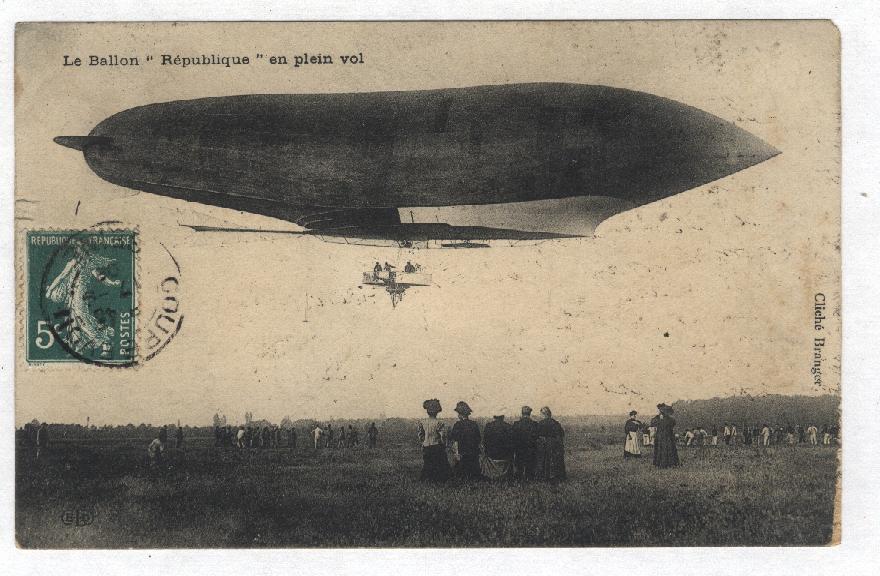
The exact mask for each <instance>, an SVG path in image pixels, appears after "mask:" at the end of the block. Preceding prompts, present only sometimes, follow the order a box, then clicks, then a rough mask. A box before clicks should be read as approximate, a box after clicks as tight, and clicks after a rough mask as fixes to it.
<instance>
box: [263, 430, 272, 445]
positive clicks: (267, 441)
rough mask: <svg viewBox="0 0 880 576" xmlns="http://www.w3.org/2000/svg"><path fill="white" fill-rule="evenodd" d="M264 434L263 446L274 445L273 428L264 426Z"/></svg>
mask: <svg viewBox="0 0 880 576" xmlns="http://www.w3.org/2000/svg"><path fill="white" fill-rule="evenodd" d="M262 435H263V448H271V447H272V430H270V429H269V427H268V426H265V427H263V431H262Z"/></svg>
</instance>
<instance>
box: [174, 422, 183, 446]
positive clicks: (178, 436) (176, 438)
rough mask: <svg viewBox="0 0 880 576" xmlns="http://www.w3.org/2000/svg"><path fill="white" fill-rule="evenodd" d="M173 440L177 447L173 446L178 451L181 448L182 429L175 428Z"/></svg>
mask: <svg viewBox="0 0 880 576" xmlns="http://www.w3.org/2000/svg"><path fill="white" fill-rule="evenodd" d="M175 440H176V441H177V445H176V446H175V447H176V448H177V449H178V450H180V449H181V448H183V428H181V427H180V426H178V427H177V434H176V435H175Z"/></svg>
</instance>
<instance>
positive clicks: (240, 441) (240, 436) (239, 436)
mask: <svg viewBox="0 0 880 576" xmlns="http://www.w3.org/2000/svg"><path fill="white" fill-rule="evenodd" d="M245 436H246V433H245V431H244V426H242V427H241V428H239V429H238V432H237V433H236V434H235V445H236V446H238V447H239V448H244V445H245Z"/></svg>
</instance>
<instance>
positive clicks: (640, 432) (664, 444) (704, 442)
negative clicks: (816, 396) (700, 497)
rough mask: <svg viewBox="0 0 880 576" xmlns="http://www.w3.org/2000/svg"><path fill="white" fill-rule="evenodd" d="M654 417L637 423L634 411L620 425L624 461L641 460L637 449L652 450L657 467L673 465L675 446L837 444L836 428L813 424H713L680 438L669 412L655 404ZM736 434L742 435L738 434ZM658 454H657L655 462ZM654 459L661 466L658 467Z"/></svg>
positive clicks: (694, 429)
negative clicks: (739, 425) (622, 433)
mask: <svg viewBox="0 0 880 576" xmlns="http://www.w3.org/2000/svg"><path fill="white" fill-rule="evenodd" d="M657 408H658V411H659V413H658V415H657V416H655V417H653V418H652V419H651V420H650V421H649V422H642V421H641V420H639V419H638V412H636V411H635V410H633V411H631V412H630V413H629V419H628V420H627V421H626V424H625V425H624V445H623V456H624V458H634V457H640V456H641V448H642V447H645V446H653V447H654V463H655V464H657V465H658V466H660V467H666V466H664V464H668V463H669V462H674V464H672V465H677V463H678V455H677V448H676V446H678V445H681V446H685V447H690V446H719V445H723V446H736V445H742V446H773V445H778V446H783V445H788V446H794V445H796V444H809V445H812V446H818V445H819V444H822V445H823V446H831V445H836V444H838V443H839V434H840V428H839V427H838V426H829V425H828V424H825V425H823V426H822V428H821V430H820V429H819V428H817V427H816V425H815V424H809V425H807V426H803V425H801V424H786V425H784V426H782V425H776V426H771V425H770V424H763V425H757V424H755V425H743V426H742V427H741V428H737V426H736V424H732V423H729V422H724V423H723V425H721V426H720V427H719V426H718V425H717V424H713V425H712V426H711V427H709V429H708V430H707V428H706V427H704V426H697V427H695V428H687V429H685V431H684V434H677V433H675V431H674V427H675V419H674V418H673V417H672V414H673V412H674V411H673V409H672V407H671V406H667V405H666V404H658V405H657ZM740 431H742V432H741V433H740ZM658 454H660V456H659V458H658ZM658 459H659V461H660V462H661V464H658Z"/></svg>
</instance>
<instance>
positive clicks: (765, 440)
mask: <svg viewBox="0 0 880 576" xmlns="http://www.w3.org/2000/svg"><path fill="white" fill-rule="evenodd" d="M761 445H762V446H769V445H770V426H768V425H767V424H766V423H765V424H764V427H763V428H761Z"/></svg>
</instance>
